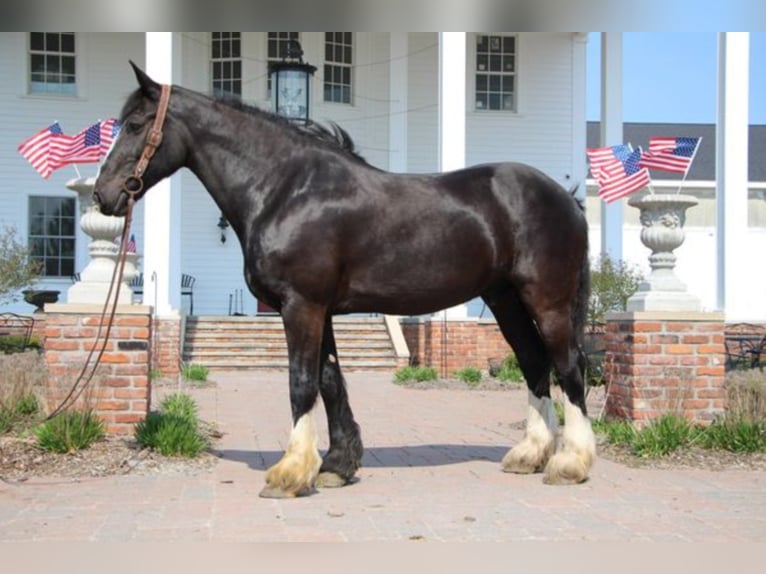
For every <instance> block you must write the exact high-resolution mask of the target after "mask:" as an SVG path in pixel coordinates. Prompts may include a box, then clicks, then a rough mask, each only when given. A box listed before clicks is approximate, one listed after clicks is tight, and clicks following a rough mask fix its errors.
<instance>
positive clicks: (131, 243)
mask: <svg viewBox="0 0 766 574" xmlns="http://www.w3.org/2000/svg"><path fill="white" fill-rule="evenodd" d="M125 251H127V252H128V253H135V252H136V236H135V235H134V234H132V233H131V234H130V239H128V244H127V245H126V246H125Z"/></svg>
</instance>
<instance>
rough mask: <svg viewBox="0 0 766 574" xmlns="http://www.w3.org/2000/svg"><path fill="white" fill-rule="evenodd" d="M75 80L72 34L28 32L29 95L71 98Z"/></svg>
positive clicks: (73, 93)
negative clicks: (64, 95) (54, 95)
mask: <svg viewBox="0 0 766 574" xmlns="http://www.w3.org/2000/svg"><path fill="white" fill-rule="evenodd" d="M76 80H77V77H76V74H75V35H74V32H63V33H53V32H30V34H29V91H30V93H33V94H67V95H75V94H76V93H77V83H76Z"/></svg>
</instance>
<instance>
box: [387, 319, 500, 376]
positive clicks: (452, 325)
mask: <svg viewBox="0 0 766 574" xmlns="http://www.w3.org/2000/svg"><path fill="white" fill-rule="evenodd" d="M402 332H403V333H404V338H405V340H406V341H407V345H408V346H409V349H410V354H411V356H412V360H413V362H414V363H415V364H420V365H428V366H432V367H435V368H436V369H437V370H438V371H439V374H440V375H442V374H444V375H446V376H447V377H451V376H453V373H454V372H455V371H457V370H460V369H463V368H465V367H476V368H477V369H482V370H486V369H487V368H488V367H489V359H498V360H502V359H504V358H505V357H507V356H508V355H510V354H511V348H510V346H509V345H508V343H506V341H505V338H504V337H503V335H502V333H501V332H500V328H499V327H498V326H497V322H496V321H495V320H494V319H466V320H464V321H447V322H446V323H445V322H444V321H442V320H441V319H438V320H433V321H432V320H429V319H425V320H424V319H403V320H402ZM444 370H446V373H443V372H442V371H444Z"/></svg>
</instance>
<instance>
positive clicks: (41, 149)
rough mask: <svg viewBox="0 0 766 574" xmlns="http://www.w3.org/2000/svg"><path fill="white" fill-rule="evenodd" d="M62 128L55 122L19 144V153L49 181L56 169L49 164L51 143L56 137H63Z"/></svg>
mask: <svg viewBox="0 0 766 574" xmlns="http://www.w3.org/2000/svg"><path fill="white" fill-rule="evenodd" d="M61 135H63V132H62V131H61V126H60V125H59V123H58V122H53V123H52V124H51V125H49V126H48V127H47V128H43V129H42V130H40V131H39V132H37V133H36V134H35V135H33V136H32V137H30V138H27V139H26V140H24V141H23V142H21V143H20V144H19V147H18V151H19V153H20V154H21V155H23V156H24V158H26V160H27V161H28V162H29V163H31V164H32V167H33V168H35V169H36V170H37V171H38V173H39V174H40V175H41V176H43V177H44V178H45V179H48V178H49V177H50V176H51V173H53V170H54V169H55V168H53V167H51V166H50V164H49V162H48V156H49V150H50V141H51V139H52V138H53V137H54V136H61Z"/></svg>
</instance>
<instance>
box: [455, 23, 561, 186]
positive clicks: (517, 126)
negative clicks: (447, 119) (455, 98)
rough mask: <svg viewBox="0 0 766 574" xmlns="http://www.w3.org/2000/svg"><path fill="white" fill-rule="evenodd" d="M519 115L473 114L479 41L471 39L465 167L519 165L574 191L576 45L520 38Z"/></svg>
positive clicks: (557, 38) (546, 37)
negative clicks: (571, 177) (489, 163)
mask: <svg viewBox="0 0 766 574" xmlns="http://www.w3.org/2000/svg"><path fill="white" fill-rule="evenodd" d="M517 46H518V48H517V49H518V72H517V82H518V92H519V93H518V112H517V113H510V112H499V111H476V110H475V109H474V97H473V94H474V81H475V80H474V74H473V71H474V66H475V58H476V55H475V49H476V42H475V36H474V35H469V37H468V53H467V56H468V62H467V66H468V79H467V86H466V90H467V92H466V94H467V106H468V115H467V118H466V123H467V128H466V129H467V143H466V149H467V152H466V155H467V157H466V164H467V165H471V164H476V163H483V162H487V161H516V162H522V163H527V164H530V165H533V166H535V167H537V168H539V169H541V170H542V171H544V172H545V173H547V174H548V175H549V176H551V177H552V178H554V179H555V180H556V181H558V182H559V183H561V184H562V185H564V186H565V187H569V185H571V182H570V181H569V179H567V175H569V174H571V173H572V149H571V148H572V143H571V142H572V119H571V114H572V39H571V35H570V34H547V33H521V34H519V35H518V42H517Z"/></svg>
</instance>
